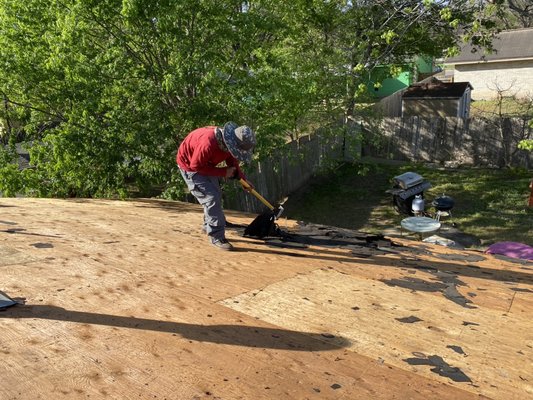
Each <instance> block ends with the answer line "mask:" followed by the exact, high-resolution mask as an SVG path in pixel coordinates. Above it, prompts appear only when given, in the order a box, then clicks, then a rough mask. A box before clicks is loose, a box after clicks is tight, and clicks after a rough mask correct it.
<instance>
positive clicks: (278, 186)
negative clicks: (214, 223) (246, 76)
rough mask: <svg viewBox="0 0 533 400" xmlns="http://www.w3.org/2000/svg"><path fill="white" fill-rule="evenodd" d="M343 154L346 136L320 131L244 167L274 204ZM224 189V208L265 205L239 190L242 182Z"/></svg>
mask: <svg viewBox="0 0 533 400" xmlns="http://www.w3.org/2000/svg"><path fill="white" fill-rule="evenodd" d="M342 157H343V138H342V137H340V136H336V137H331V136H330V135H321V134H320V133H319V132H317V133H316V134H314V135H311V136H305V137H302V138H300V139H299V140H296V141H293V142H290V143H288V144H287V146H286V148H285V149H283V151H281V152H280V153H279V154H278V155H276V156H274V157H271V158H268V159H264V160H261V161H259V162H257V163H255V164H253V165H252V166H250V167H244V170H245V174H246V177H247V178H248V180H249V181H250V182H251V183H253V185H254V186H255V189H256V190H257V191H258V192H259V193H260V194H261V195H262V196H263V197H265V198H266V199H267V200H268V201H269V202H270V203H271V204H272V205H274V206H275V205H276V203H277V202H278V201H280V200H281V199H282V198H283V197H285V196H287V194H289V193H291V192H293V191H295V190H296V189H298V188H299V187H301V186H302V185H304V184H305V183H306V182H308V181H309V179H310V178H311V176H312V175H313V173H315V172H316V171H317V170H318V169H319V168H321V167H323V166H325V164H326V163H327V162H328V161H330V160H338V159H341V158H342ZM227 186H230V187H228V188H227V189H226V191H225V192H224V196H223V197H224V207H225V208H227V209H232V210H239V211H245V212H251V213H257V212H261V211H262V210H263V209H265V206H264V205H263V204H262V203H261V202H260V201H259V200H257V199H256V198H255V197H254V196H253V195H252V194H245V195H243V194H242V193H239V192H238V191H239V190H242V189H240V184H237V183H236V184H235V185H234V187H231V186H233V185H227Z"/></svg>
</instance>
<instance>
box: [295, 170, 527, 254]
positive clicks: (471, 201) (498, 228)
mask: <svg viewBox="0 0 533 400" xmlns="http://www.w3.org/2000/svg"><path fill="white" fill-rule="evenodd" d="M407 171H412V172H416V173H418V174H420V175H422V176H423V177H424V178H425V179H426V180H428V181H429V182H430V183H431V184H432V187H431V188H430V189H429V190H428V191H426V192H425V199H426V211H430V212H432V211H434V210H433V209H432V208H431V207H430V204H431V200H432V199H434V198H435V197H438V196H440V195H442V194H446V195H448V196H451V197H453V199H454V200H455V206H454V208H453V210H452V211H453V221H454V222H455V223H456V225H457V228H458V229H459V230H460V231H461V232H463V233H465V234H468V235H473V236H475V237H477V238H479V239H480V241H481V245H482V247H485V246H488V245H490V244H492V243H495V242H500V241H514V242H520V243H526V244H529V245H533V209H532V208H529V207H527V204H528V198H529V193H530V189H529V183H530V181H531V179H532V178H533V172H532V171H526V170H523V169H520V170H517V169H504V170H495V169H478V168H472V169H460V170H459V169H441V168H430V167H428V166H424V165H419V164H396V165H389V164H376V163H358V164H343V165H341V166H340V167H339V168H337V170H335V171H334V172H332V173H330V174H327V175H324V174H321V175H317V176H316V177H315V179H314V181H313V182H312V183H311V184H309V185H308V186H307V187H305V188H302V189H301V190H299V191H298V192H296V193H293V194H292V195H291V196H290V197H289V201H288V202H287V203H286V204H285V209H286V211H285V215H287V217H289V218H293V219H297V220H303V221H306V222H313V223H317V224H324V225H331V226H337V227H341V228H349V229H354V230H359V231H363V232H369V233H379V232H383V231H384V230H386V229H390V228H398V227H399V226H400V221H401V219H402V218H404V217H405V215H399V214H398V213H397V212H396V211H395V210H394V209H393V207H392V204H391V195H390V194H387V193H386V190H388V189H390V188H391V187H392V183H391V179H392V178H393V177H394V176H396V175H400V174H401V173H404V172H407ZM445 222H446V220H445V219H443V223H445Z"/></svg>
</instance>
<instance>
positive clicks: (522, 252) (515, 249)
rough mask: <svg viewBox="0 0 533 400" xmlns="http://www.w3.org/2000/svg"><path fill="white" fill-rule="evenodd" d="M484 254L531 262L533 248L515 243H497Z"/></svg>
mask: <svg viewBox="0 0 533 400" xmlns="http://www.w3.org/2000/svg"><path fill="white" fill-rule="evenodd" d="M485 253H488V254H501V255H504V256H507V257H512V258H520V259H522V260H533V247H531V246H528V245H527V244H524V243H517V242H497V243H494V244H493V245H490V246H489V247H488V248H487V250H485Z"/></svg>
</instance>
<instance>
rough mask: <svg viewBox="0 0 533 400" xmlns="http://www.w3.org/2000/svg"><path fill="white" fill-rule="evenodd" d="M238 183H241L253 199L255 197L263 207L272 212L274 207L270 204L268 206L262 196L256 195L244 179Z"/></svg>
mask: <svg viewBox="0 0 533 400" xmlns="http://www.w3.org/2000/svg"><path fill="white" fill-rule="evenodd" d="M239 182H240V183H241V185H242V186H243V187H244V188H245V189H248V190H249V191H250V193H252V194H253V195H254V196H255V197H257V199H258V200H259V201H260V202H261V203H263V204H264V205H265V206H267V207H268V208H269V209H270V210H271V211H273V210H274V206H273V205H272V204H270V203H269V202H268V201H267V200H266V199H265V198H264V197H263V196H261V195H260V194H259V193H257V192H256V191H255V189H253V188H252V187H251V186H250V184H249V183H248V182H246V181H245V180H244V179H242V178H241V179H239Z"/></svg>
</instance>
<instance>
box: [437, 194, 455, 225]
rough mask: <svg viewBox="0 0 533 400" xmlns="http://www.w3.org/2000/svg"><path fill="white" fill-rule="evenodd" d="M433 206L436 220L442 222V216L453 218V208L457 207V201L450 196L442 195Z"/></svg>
mask: <svg viewBox="0 0 533 400" xmlns="http://www.w3.org/2000/svg"><path fill="white" fill-rule="evenodd" d="M431 205H432V206H433V207H434V208H435V219H436V220H437V221H440V217H441V216H449V217H450V220H451V218H452V208H453V206H454V205H455V201H454V199H453V198H451V197H450V196H446V195H444V194H443V195H442V196H439V197H437V198H435V199H434V200H433V201H432V202H431Z"/></svg>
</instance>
